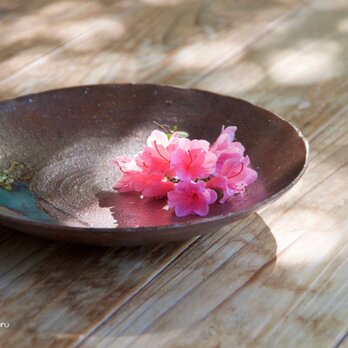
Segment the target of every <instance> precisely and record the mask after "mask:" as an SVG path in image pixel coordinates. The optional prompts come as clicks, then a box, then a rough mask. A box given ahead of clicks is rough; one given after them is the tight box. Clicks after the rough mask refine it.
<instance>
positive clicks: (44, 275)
mask: <svg viewBox="0 0 348 348" xmlns="http://www.w3.org/2000/svg"><path fill="white" fill-rule="evenodd" d="M23 3H26V5H24V7H22V6H23ZM84 3H85V2H84ZM306 3H307V2H302V1H262V2H260V3H259V4H258V5H256V4H255V2H252V1H247V2H239V1H216V2H215V1H214V2H209V1H206V2H205V1H202V2H201V1H186V2H184V1H179V0H178V1H168V2H167V3H166V4H164V3H163V2H161V1H160V0H156V1H155V0H146V1H145V0H144V1H143V2H142V3H141V4H140V5H139V2H116V3H112V2H108V1H105V2H104V1H103V2H96V1H90V2H86V5H83V4H82V3H79V2H77V1H76V2H74V4H78V5H81V6H82V7H81V12H79V11H76V9H75V10H73V11H72V12H70V11H69V14H65V13H64V11H65V10H68V9H69V6H71V5H70V4H69V2H56V4H54V3H51V4H50V5H47V4H46V3H45V4H42V1H33V2H32V4H30V3H28V2H18V4H20V5H21V7H19V5H18V7H17V5H16V4H17V2H16V3H9V2H7V1H5V2H2V3H1V6H2V7H1V8H2V9H4V10H3V12H2V13H3V18H4V19H3V21H2V22H1V24H0V26H1V33H3V32H4V30H5V29H6V28H7V29H6V30H7V31H6V35H5V36H4V37H5V38H6V40H7V41H6V40H5V41H4V43H0V71H1V73H0V75H1V76H2V80H1V81H0V96H1V98H10V97H13V96H16V95H18V94H23V93H28V92H34V91H40V90H44V89H48V88H57V87H63V86H68V85H76V84H86V83H98V82H111V81H112V82H122V81H127V80H134V81H148V82H150V81H156V82H165V83H177V84H186V85H194V86H198V87H200V88H206V89H211V90H215V91H220V92H224V93H228V94H234V95H238V96H241V97H246V98H248V99H250V100H253V101H255V102H258V103H259V104H262V105H264V106H266V107H269V108H271V109H272V110H275V111H277V112H279V113H280V114H282V115H286V118H287V119H291V120H293V121H294V122H295V123H296V124H297V125H298V126H299V127H300V128H303V129H304V131H305V133H306V135H308V136H310V137H311V138H312V139H313V142H312V144H311V145H312V162H311V167H310V170H309V172H308V174H307V175H306V176H305V177H304V179H303V181H302V182H301V183H300V184H299V185H298V186H297V187H296V188H295V189H293V190H292V191H290V192H289V193H288V194H287V195H286V196H285V197H284V198H283V199H282V200H281V201H279V202H277V203H276V204H274V205H272V206H271V207H270V208H267V209H266V210H263V211H261V212H260V214H259V215H255V216H252V217H250V218H248V219H245V220H242V221H240V222H239V223H238V224H236V225H231V226H229V227H226V228H224V229H222V230H221V231H220V232H219V233H217V234H215V235H213V236H211V237H209V238H207V237H205V238H200V239H199V240H198V241H196V242H195V243H193V241H191V242H189V243H188V244H180V245H168V246H159V247H154V248H135V249H110V250H104V249H93V248H83V247H75V246H70V245H65V244H60V243H49V242H45V241H41V240H37V239H34V238H31V237H26V236H19V235H18V234H17V233H15V232H12V231H10V230H5V229H4V230H2V232H1V234H0V236H1V240H0V242H1V244H0V261H1V262H0V274H1V277H0V302H1V306H0V320H4V321H5V320H6V321H9V322H11V328H10V329H8V330H7V331H5V330H0V342H2V344H5V345H6V346H9V347H12V346H13V347H27V346H43V347H45V346H54V347H59V346H62V347H66V346H71V345H72V344H79V343H81V344H82V345H85V346H102V347H103V346H110V345H111V344H114V345H117V347H122V346H127V345H131V346H141V347H144V346H147V345H149V346H159V347H160V346H166V347H167V346H168V347H177V346H182V347H185V346H200V347H201V346H202V347H204V346H206V347H213V346H218V345H219V344H220V345H221V346H226V347H231V346H233V345H238V346H264V347H269V346H293V345H292V344H294V345H298V346H301V345H302V346H306V347H311V346H313V347H321V346H322V347H326V346H334V345H335V344H338V343H339V342H341V343H340V345H341V346H342V347H343V345H344V343H345V342H346V341H344V337H345V333H346V332H347V329H348V322H347V319H346V318H347V317H348V316H347V307H346V302H347V298H346V297H345V296H346V295H345V294H346V293H347V291H346V277H345V275H346V274H347V267H346V262H345V260H346V259H347V247H346V244H347V238H346V232H347V220H346V216H347V208H346V199H347V196H346V193H345V191H344V190H342V186H344V183H345V181H346V177H347V173H346V163H345V161H346V158H347V143H346V140H345V132H346V131H347V121H346V120H347V112H346V111H345V110H347V109H345V107H346V106H347V95H346V93H347V82H346V81H347V71H348V70H347V59H346V58H347V49H348V46H347V40H346V34H347V22H346V17H347V5H346V2H345V1H338V0H335V1H331V2H330V3H328V2H325V1H313V2H312V5H307V4H306ZM59 4H60V5H59ZM45 6H48V7H47V8H46V10H45V9H44V7H45ZM65 6H68V7H67V8H66V7H65ZM110 6H111V7H110ZM112 6H115V7H114V8H112ZM21 8H22V9H21ZM62 9H64V10H62ZM40 11H41V12H40ZM45 11H46V13H48V15H47V18H45V15H44V14H45ZM89 11H90V13H89ZM121 11H122V13H121ZM56 12H58V16H57V18H56V19H57V20H55V13H56ZM40 13H41V14H40ZM59 13H61V14H60V15H59ZM96 15H97V16H96ZM30 16H34V17H35V16H36V17H35V18H37V20H38V21H39V22H40V23H41V28H42V29H41V31H40V32H36V31H35V28H34V27H32V25H31V24H32V23H33V22H31V20H32V19H30ZM69 16H71V22H69V21H70V19H69V18H70V17H69ZM95 16H96V18H97V21H95V22H93V19H94V17H95ZM11 18H12V19H11ZM18 19H20V21H19V23H23V28H25V29H24V30H23V31H22V32H21V33H20V35H19V36H18V41H17V39H16V34H15V33H16V32H17V30H18V25H19V24H16V23H18ZM65 19H66V20H65ZM104 19H105V22H104ZM51 25H52V29H49V28H50V27H51ZM80 28H82V29H81V32H76V31H75V30H77V31H78V30H79V29H80ZM26 31H27V33H26ZM54 32H57V37H58V40H50V39H51V36H50V34H52V33H54ZM75 34H76V35H75ZM37 37H39V39H40V40H41V42H42V45H41V44H40V40H38V41H36V42H32V45H28V44H26V43H25V41H26V40H30V38H33V39H35V38H37ZM47 41H49V42H47ZM40 45H41V46H40ZM16 47H17V48H16ZM6 51H7V52H6ZM11 52H12V53H11ZM306 59H307V60H306ZM303 62H307V63H306V64H307V65H306V64H305V67H306V69H305V70H304V71H301V70H296V68H297V67H298V66H300V65H301V64H302V63H303ZM308 62H309V63H308ZM311 62H319V63H316V64H318V65H314V68H313V67H312V66H311ZM283 73H284V75H283ZM301 74H303V75H301ZM284 76H285V77H284ZM192 243H193V244H192ZM181 254H182V255H181ZM175 260H176V261H175ZM168 266H170V267H168ZM142 289H144V290H142ZM19 314H20V315H19Z"/></svg>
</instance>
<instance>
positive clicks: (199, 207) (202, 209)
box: [168, 181, 217, 217]
mask: <svg viewBox="0 0 348 348" xmlns="http://www.w3.org/2000/svg"><path fill="white" fill-rule="evenodd" d="M216 199H217V194H216V192H215V191H214V190H211V189H209V188H208V189H207V188H206V185H205V182H204V181H198V182H194V181H181V182H179V183H178V184H177V185H176V187H175V190H174V191H170V192H168V206H169V208H174V209H175V214H176V215H177V216H179V217H181V216H187V215H191V214H197V215H200V216H205V215H207V214H208V212H209V204H212V203H214V202H215V201H216Z"/></svg>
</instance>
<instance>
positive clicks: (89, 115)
mask: <svg viewBox="0 0 348 348" xmlns="http://www.w3.org/2000/svg"><path fill="white" fill-rule="evenodd" d="M0 117H1V123H2V124H3V125H4V127H2V131H1V134H0V135H1V137H2V143H1V151H2V154H3V155H2V157H1V163H0V164H1V165H2V166H3V167H4V168H5V166H6V163H8V161H10V162H11V163H12V162H16V163H24V166H25V168H30V177H31V181H30V187H31V189H32V191H33V192H35V194H36V195H37V196H38V200H37V205H38V207H39V208H41V209H42V210H44V211H46V212H48V214H49V215H50V216H52V218H53V221H54V222H53V223H52V224H51V225H42V223H41V221H39V220H38V221H34V222H28V221H21V219H18V218H13V217H9V216H7V214H6V212H2V213H1V219H2V221H4V222H6V223H9V224H11V226H14V227H16V228H19V229H23V230H24V231H28V232H30V233H35V234H38V235H44V236H47V237H49V238H58V239H64V240H65V239H67V240H70V241H75V242H87V243H99V242H100V243H102V244H109V243H121V244H128V243H129V244H142V243H148V242H159V241H165V240H180V239H183V238H189V237H191V236H193V235H196V234H199V233H201V227H200V226H201V225H202V224H203V223H205V224H206V227H209V226H211V227H214V226H215V227H216V226H221V225H223V224H226V223H228V222H230V221H233V220H236V219H237V218H239V217H241V216H243V215H245V214H247V213H249V212H251V211H254V210H255V209H256V208H258V207H260V206H261V205H263V204H265V203H266V202H267V201H268V200H269V199H270V198H271V197H273V198H274V197H275V196H276V195H279V193H280V192H283V191H284V190H285V189H287V188H289V187H290V186H291V185H292V184H293V182H294V181H295V180H296V179H298V177H299V175H300V173H301V172H302V171H303V170H304V167H305V163H306V156H307V148H306V144H305V142H304V140H303V138H302V137H301V136H300V134H299V133H298V132H297V131H296V129H295V128H293V127H292V126H291V125H290V124H289V123H287V122H286V121H284V120H282V119H281V118H279V117H277V116H276V115H274V114H272V113H271V112H269V111H266V110H264V109H261V108H258V107H256V106H254V105H252V104H249V103H248V102H245V101H242V100H239V99H234V98H232V97H226V96H220V95H217V94H213V93H209V92H204V91H198V90H192V89H183V88H175V87H168V86H158V85H136V84H120V85H99V86H88V87H76V88H69V89H63V90H56V91H49V92H46V93H41V94H37V95H31V96H25V97H21V98H18V99H15V100H10V101H6V102H2V103H1V104H0ZM153 121H157V122H159V123H163V124H169V125H171V126H174V125H177V126H178V128H179V129H183V130H186V131H188V132H189V134H190V136H191V137H192V138H205V139H208V140H210V141H213V140H214V139H215V138H216V137H217V135H218V134H219V132H220V129H221V126H222V125H225V126H227V125H235V126H237V127H238V131H237V140H239V141H241V142H242V143H243V144H244V145H245V147H246V149H247V154H248V155H249V156H250V158H251V161H252V165H253V167H254V168H255V169H256V170H257V171H258V173H259V179H258V180H257V182H256V183H255V184H254V185H252V186H251V187H249V188H248V189H247V193H246V195H245V198H244V199H243V201H240V200H239V201H238V200H237V199H232V200H230V201H229V202H228V203H226V204H224V205H221V204H214V205H213V206H212V207H211V209H210V212H209V215H208V216H207V217H204V218H200V217H197V216H190V217H185V218H177V217H176V216H175V215H174V214H173V212H172V211H171V210H168V209H166V207H165V200H157V201H156V200H152V199H140V198H139V196H138V195H135V194H132V193H130V194H120V193H117V192H113V191H112V189H111V186H112V184H113V182H114V181H115V179H116V177H117V175H119V173H117V170H116V169H115V167H114V166H113V165H112V164H111V161H112V159H113V158H114V157H115V156H116V155H133V154H135V153H137V152H138V151H139V150H140V149H141V148H142V146H143V145H144V144H145V141H146V138H147V136H148V135H149V133H150V132H151V130H152V129H153V128H154V127H155V126H154V124H153ZM24 166H23V167H24ZM18 175H20V174H18ZM13 219H15V220H13ZM34 225H35V226H37V228H35V232H33V231H32V229H31V227H32V226H34ZM128 239H129V241H128Z"/></svg>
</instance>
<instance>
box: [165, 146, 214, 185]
mask: <svg viewBox="0 0 348 348" xmlns="http://www.w3.org/2000/svg"><path fill="white" fill-rule="evenodd" d="M177 146H178V147H177V149H176V151H175V152H174V153H173V154H172V159H171V168H172V169H175V171H176V176H177V177H178V178H179V179H180V180H191V179H196V178H206V177H208V176H209V175H210V174H212V173H213V172H214V171H215V169H216V161H217V157H216V155H215V154H214V153H212V152H210V151H209V143H208V142H207V141H206V140H189V139H178V141H177Z"/></svg>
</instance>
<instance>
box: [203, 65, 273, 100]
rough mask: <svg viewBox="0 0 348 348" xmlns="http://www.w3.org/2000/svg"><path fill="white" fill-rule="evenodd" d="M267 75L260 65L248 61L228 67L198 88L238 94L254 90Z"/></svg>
mask: <svg viewBox="0 0 348 348" xmlns="http://www.w3.org/2000/svg"><path fill="white" fill-rule="evenodd" d="M265 75H266V74H265V72H264V70H263V69H262V67H261V66H260V65H259V64H256V63H253V62H248V61H244V62H238V64H237V65H231V66H227V67H226V69H223V70H218V71H216V72H215V73H214V74H210V75H208V76H207V77H205V78H204V79H203V80H201V81H200V82H198V84H197V87H199V88H204V87H205V86H209V89H210V90H213V91H215V92H221V93H227V92H228V93H231V94H238V93H243V92H247V91H250V90H252V89H253V88H254V87H256V86H257V84H258V83H260V82H261V81H262V80H263V78H264V77H265ZM226 86H228V87H227V88H228V90H226Z"/></svg>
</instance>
